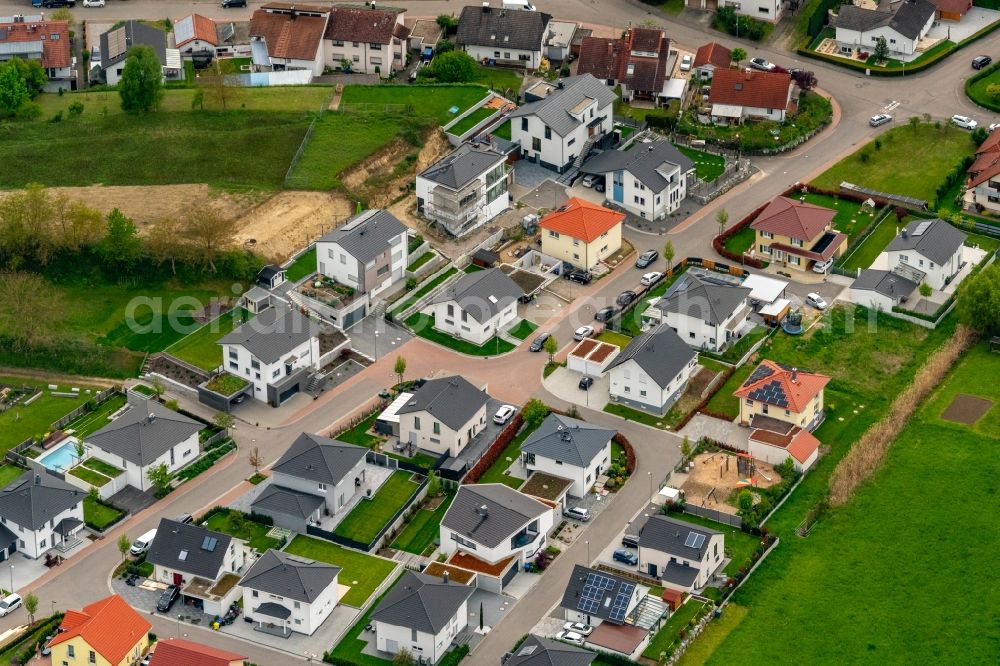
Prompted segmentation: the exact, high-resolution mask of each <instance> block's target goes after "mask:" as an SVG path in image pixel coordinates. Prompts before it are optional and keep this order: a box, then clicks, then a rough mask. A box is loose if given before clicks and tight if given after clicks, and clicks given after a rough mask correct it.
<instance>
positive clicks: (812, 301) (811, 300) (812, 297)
mask: <svg viewBox="0 0 1000 666" xmlns="http://www.w3.org/2000/svg"><path fill="white" fill-rule="evenodd" d="M806 305H811V306H812V307H814V308H816V309H817V310H826V308H827V307H828V304H827V302H826V300H825V299H824V298H823V297H822V296H820V295H819V294H817V293H816V292H812V293H811V294H806Z"/></svg>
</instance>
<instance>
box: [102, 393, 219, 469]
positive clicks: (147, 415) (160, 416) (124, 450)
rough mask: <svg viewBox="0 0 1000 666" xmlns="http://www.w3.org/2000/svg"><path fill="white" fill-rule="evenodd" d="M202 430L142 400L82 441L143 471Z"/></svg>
mask: <svg viewBox="0 0 1000 666" xmlns="http://www.w3.org/2000/svg"><path fill="white" fill-rule="evenodd" d="M204 427H205V426H204V424H202V423H199V422H198V421H195V420H194V419H191V418H188V417H186V416H184V415H183V414H179V413H177V412H175V411H173V410H172V409H167V408H166V407H165V406H163V405H161V404H160V403H158V402H156V401H155V400H146V401H143V402H138V403H134V404H132V405H131V406H130V407H129V408H128V409H127V410H126V411H125V413H124V414H122V415H121V416H119V417H118V418H117V419H115V420H114V421H112V422H111V423H109V424H108V425H106V426H104V427H103V428H101V429H100V430H98V431H97V432H95V433H93V434H92V435H90V436H89V437H87V438H86V441H87V443H88V444H91V445H93V446H96V447H98V448H100V449H104V450H105V451H107V452H108V453H110V454H112V455H115V456H119V457H121V458H124V459H125V460H127V461H129V462H130V463H134V464H136V465H139V466H140V467H145V466H146V465H149V464H151V463H153V462H155V461H156V460H157V459H158V458H159V457H160V456H162V455H163V454H164V453H166V452H167V451H169V450H170V449H172V448H173V447H175V446H177V445H178V444H180V443H181V442H183V441H184V440H186V439H187V438H188V437H190V436H191V435H193V434H195V433H196V432H198V431H199V430H201V429H202V428H204Z"/></svg>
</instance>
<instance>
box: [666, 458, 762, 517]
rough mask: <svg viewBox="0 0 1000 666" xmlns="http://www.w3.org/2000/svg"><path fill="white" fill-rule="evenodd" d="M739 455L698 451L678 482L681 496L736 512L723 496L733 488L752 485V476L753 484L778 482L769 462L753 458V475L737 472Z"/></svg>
mask: <svg viewBox="0 0 1000 666" xmlns="http://www.w3.org/2000/svg"><path fill="white" fill-rule="evenodd" d="M738 460H739V458H737V456H735V455H733V454H732V453H726V452H718V453H701V454H699V455H697V456H695V458H694V468H693V469H692V470H691V472H690V473H689V474H688V478H687V481H685V482H684V485H683V486H681V490H683V491H684V499H685V500H686V502H687V503H688V504H691V505H693V506H703V507H705V508H707V509H715V510H716V511H722V512H723V513H728V514H732V515H736V511H737V508H738V507H736V506H734V505H732V504H730V503H729V502H728V501H727V500H728V498H729V497H730V495H732V492H733V491H734V490H736V489H737V488H749V489H750V491H751V492H752V491H753V487H751V486H748V485H747V483H748V482H750V483H752V482H753V480H754V479H756V487H757V488H769V487H770V486H773V485H775V484H777V483H780V482H781V475H780V474H778V473H777V472H775V471H774V467H772V466H771V465H769V464H767V463H765V462H762V461H759V460H755V461H754V465H755V466H756V472H755V474H754V476H753V477H748V476H744V475H742V474H740V465H739V464H738Z"/></svg>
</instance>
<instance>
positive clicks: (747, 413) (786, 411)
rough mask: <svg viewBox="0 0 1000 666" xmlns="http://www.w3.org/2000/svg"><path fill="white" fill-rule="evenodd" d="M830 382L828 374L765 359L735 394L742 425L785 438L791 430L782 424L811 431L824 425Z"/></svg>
mask: <svg viewBox="0 0 1000 666" xmlns="http://www.w3.org/2000/svg"><path fill="white" fill-rule="evenodd" d="M829 382H830V378H829V377H828V376H826V375H821V374H819V373H816V372H807V371H804V370H799V369H798V368H794V367H792V366H789V365H782V364H780V363H776V362H774V361H771V360H768V359H764V360H763V361H761V362H760V364H759V365H758V366H757V367H756V368H754V370H753V372H751V373H750V376H749V377H747V379H746V381H745V382H743V384H742V385H741V386H740V387H739V388H738V389H736V390H735V391H733V395H734V396H736V397H737V398H739V399H740V425H744V426H750V427H751V428H754V429H759V428H763V429H765V430H771V431H774V432H779V433H782V432H784V434H785V435H789V434H790V433H791V431H790V430H788V429H787V428H785V427H784V426H781V423H786V424H789V425H792V426H796V427H798V428H803V429H805V430H809V431H812V430H814V429H816V428H817V427H818V426H819V424H820V423H822V422H823V418H824V414H823V391H824V389H825V387H826V385H827V384H828V383H829ZM774 421H778V422H779V423H778V424H777V425H775V424H774V423H773V422H774Z"/></svg>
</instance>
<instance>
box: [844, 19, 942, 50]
mask: <svg viewBox="0 0 1000 666" xmlns="http://www.w3.org/2000/svg"><path fill="white" fill-rule="evenodd" d="M934 18H935V14H931V16H930V18H928V19H927V23H926V24H925V25H924V27H922V28H921V29H920V33H919V34H918V35H917V37H916V38H915V39H910V38H909V37H906V36H904V35H901V34H900V33H898V32H896V31H895V30H894V29H893V28H891V27H890V26H888V25H885V26H880V27H878V28H874V29H872V30H864V31H862V30H849V29H847V28H841V27H839V26H838V27H837V44H838V45H839V46H840V50H841V52H842V53H850V52H852V51H858V50H860V51H869V52H874V51H875V43H876V42H877V41H878V38H879V37H885V43H886V46H888V47H889V53H890V54H893V53H895V54H901V55H913V53H914V51H916V48H917V43H918V42H919V41H920V40H921V39H923V38H924V37H926V36H927V32H928V31H929V30H930V29H931V27H932V26H933V25H934Z"/></svg>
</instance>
